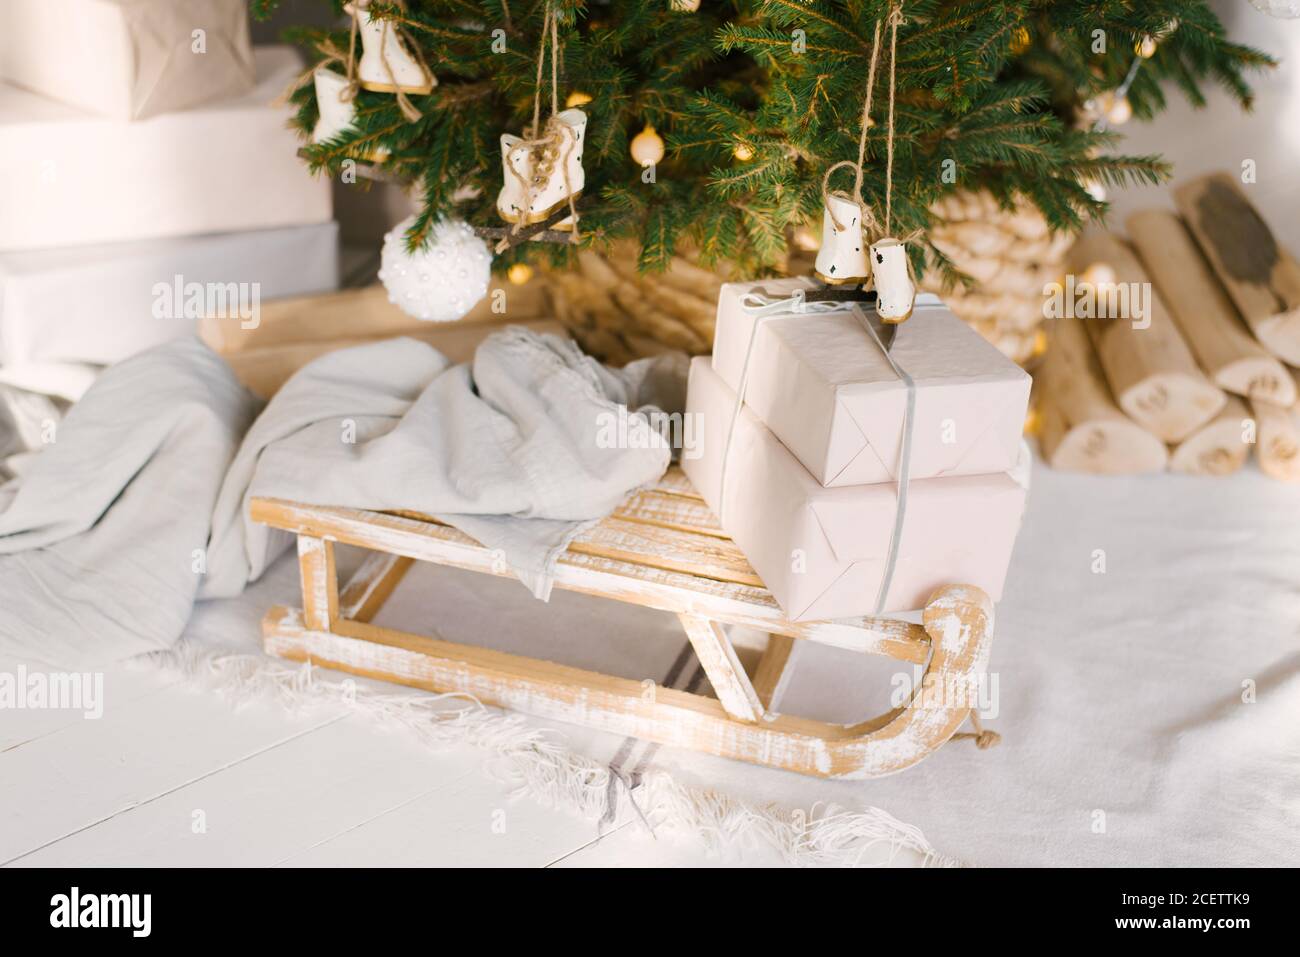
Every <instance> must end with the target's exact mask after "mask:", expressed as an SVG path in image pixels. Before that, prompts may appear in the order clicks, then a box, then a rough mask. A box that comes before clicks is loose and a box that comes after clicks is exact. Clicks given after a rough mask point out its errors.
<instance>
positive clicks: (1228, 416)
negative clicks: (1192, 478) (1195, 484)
mask: <svg viewBox="0 0 1300 957" xmlns="http://www.w3.org/2000/svg"><path fill="white" fill-rule="evenodd" d="M1249 420H1250V410H1248V409H1247V408H1246V403H1245V402H1243V401H1242V400H1241V399H1239V398H1237V397H1236V396H1235V395H1232V396H1229V397H1228V401H1227V402H1226V403H1225V404H1224V406H1223V409H1222V411H1220V412H1219V414H1218V415H1216V416H1215V417H1214V418H1213V419H1211V420H1210V421H1209V422H1207V423H1206V424H1205V425H1203V426H1201V427H1200V428H1199V429H1197V430H1196V431H1195V432H1193V433H1192V434H1191V435H1189V436H1188V437H1187V438H1185V439H1183V441H1182V442H1180V443H1178V446H1177V447H1176V448H1175V449H1174V450H1173V451H1172V452H1171V453H1170V454H1169V471H1171V472H1182V473H1184V474H1187V475H1230V474H1232V473H1233V472H1235V471H1237V469H1239V468H1241V466H1242V465H1243V464H1245V461H1246V457H1247V456H1248V455H1249V454H1250V442H1249V441H1248V440H1247V432H1246V425H1247V423H1248V422H1249Z"/></svg>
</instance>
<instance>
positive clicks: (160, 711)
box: [0, 688, 340, 864]
mask: <svg viewBox="0 0 1300 957" xmlns="http://www.w3.org/2000/svg"><path fill="white" fill-rule="evenodd" d="M339 717H340V713H338V712H334V713H329V712H322V713H321V714H319V715H313V716H311V717H296V716H292V715H290V714H288V713H286V712H285V711H284V710H283V709H282V708H279V707H278V706H275V705H251V706H249V707H247V708H244V709H240V710H234V709H232V708H231V706H230V704H229V703H227V702H226V701H224V700H222V699H221V698H220V697H218V696H217V695H214V694H212V693H210V692H195V691H188V690H183V689H181V688H168V689H165V690H162V691H159V692H158V693H156V694H151V695H148V696H146V697H143V698H140V699H138V700H135V701H129V702H124V703H121V704H119V705H117V706H115V707H111V708H109V709H108V710H106V711H105V714H104V717H103V718H102V719H101V720H99V721H80V722H78V723H75V724H70V725H67V726H65V727H63V728H61V729H59V730H58V731H56V732H54V733H53V734H49V735H46V736H45V737H42V738H39V739H37V740H35V741H31V742H29V743H28V744H26V745H24V746H22V747H19V748H15V749H12V750H10V751H6V752H4V753H3V754H0V864H3V863H6V862H8V861H11V860H13V859H14V858H17V857H20V856H22V855H24V854H27V853H29V852H31V851H34V850H36V849H37V848H40V847H43V846H44V845H46V844H49V843H51V842H53V841H56V840H58V839H60V838H63V837H66V836H68V835H69V834H71V833H73V832H75V831H78V830H81V829H83V828H87V827H91V826H94V825H95V824H97V823H98V822H100V821H103V820H105V819H107V818H109V817H111V816H113V815H114V814H117V813H119V812H121V811H123V810H125V809H126V808H130V807H133V806H135V805H137V804H140V803H141V802H144V801H147V800H149V799H151V798H154V797H157V796H158V795H160V794H164V793H166V792H168V791H171V790H174V789H176V788H179V787H182V786H184V785H186V784H189V783H191V782H193V781H196V780H198V779H199V778H201V777H203V776H205V775H209V774H212V773H214V772H216V771H218V770H220V769H222V768H224V767H229V766H230V765H233V764H236V763H238V762H239V761H241V760H243V759H245V758H247V757H249V756H250V755H253V754H257V753H258V752H261V751H265V750H266V749H268V748H272V747H275V746H276V745H278V744H281V743H283V742H285V741H288V740H290V739H292V738H293V737H295V736H297V735H300V734H304V733H307V732H310V731H311V730H313V729H314V728H318V727H321V726H323V725H324V724H327V723H328V722H330V721H334V720H338V719H339Z"/></svg>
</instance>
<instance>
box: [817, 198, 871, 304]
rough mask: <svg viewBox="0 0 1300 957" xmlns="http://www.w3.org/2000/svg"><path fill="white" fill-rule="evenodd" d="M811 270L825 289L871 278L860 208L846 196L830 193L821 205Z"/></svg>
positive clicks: (862, 281)
mask: <svg viewBox="0 0 1300 957" xmlns="http://www.w3.org/2000/svg"><path fill="white" fill-rule="evenodd" d="M814 270H815V271H816V273H817V278H818V279H820V280H821V281H822V282H824V283H826V284H827V285H828V286H843V285H847V284H849V283H855V284H857V283H864V282H866V281H867V280H868V279H869V278H871V260H870V259H869V258H868V256H867V244H866V240H865V239H863V235H862V208H861V207H860V206H858V204H857V203H855V202H854V201H853V200H851V199H849V198H848V197H846V196H839V195H835V194H831V195H829V196H827V197H826V201H825V203H824V204H823V206H822V245H821V249H820V250H819V251H818V252H817V260H816V262H815V263H814Z"/></svg>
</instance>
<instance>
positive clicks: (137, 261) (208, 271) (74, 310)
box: [0, 221, 338, 394]
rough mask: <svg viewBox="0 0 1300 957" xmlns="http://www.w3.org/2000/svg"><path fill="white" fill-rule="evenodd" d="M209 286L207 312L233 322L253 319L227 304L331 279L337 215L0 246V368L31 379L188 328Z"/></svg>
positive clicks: (110, 358) (113, 356)
mask: <svg viewBox="0 0 1300 957" xmlns="http://www.w3.org/2000/svg"><path fill="white" fill-rule="evenodd" d="M178 281H179V283H180V285H181V294H180V296H177V295H176V292H175V289H176V284H177V282H178ZM232 284H233V285H232ZM215 287H221V288H220V290H219V291H220V293H221V295H220V296H215V295H214V296H213V297H212V303H213V305H215V306H216V307H217V308H222V307H223V306H224V315H220V316H214V318H213V319H212V320H211V321H212V322H214V323H218V324H221V325H227V324H229V325H233V326H235V327H236V328H238V327H240V326H241V325H248V324H250V323H252V322H254V321H256V317H255V316H254V317H253V318H244V317H243V316H241V315H240V313H239V312H238V311H237V310H236V309H235V308H234V307H235V306H237V305H244V306H259V307H260V305H261V304H262V303H264V302H268V301H270V300H273V299H277V298H283V297H287V296H301V295H309V294H312V293H320V292H330V291H332V290H334V289H337V288H338V224H337V223H335V222H333V221H330V222H326V223H318V224H316V225H311V226H289V227H284V228H281V229H261V230H252V231H246V232H237V233H215V234H212V235H207V236H188V237H185V238H182V239H147V240H141V241H138V242H132V243H112V244H108V245H100V246H76V247H72V248H68V249H42V250H36V251H32V252H9V253H0V373H7V374H9V375H10V376H13V377H16V378H15V381H20V382H24V383H25V384H26V385H27V387H28V388H31V387H32V386H33V385H36V386H37V387H38V388H39V387H40V383H41V379H42V377H41V376H40V375H38V374H37V370H40V369H44V368H49V367H50V366H51V364H54V363H60V364H62V363H92V364H100V365H107V364H108V363H111V362H116V361H118V360H119V359H125V358H126V357H127V356H130V355H134V354H135V353H137V352H140V351H141V350H143V349H147V348H149V347H151V346H155V345H158V344H159V343H161V342H165V341H167V340H169V339H174V338H176V337H178V336H185V335H192V334H193V333H195V332H196V331H197V330H198V328H199V320H200V318H201V316H200V315H198V314H197V313H196V311H195V310H196V308H197V307H198V306H199V305H202V306H203V307H205V308H206V306H207V305H208V300H209V297H208V296H207V291H208V290H209V289H215ZM200 289H201V290H202V291H203V293H204V295H203V297H202V302H201V303H200V301H199V299H198V297H196V296H194V295H193V293H194V292H195V291H196V290H200ZM232 293H233V295H231V294H232ZM241 294H242V298H241ZM178 299H179V301H177V300H178ZM29 370H30V374H24V373H26V372H28V371H29ZM65 391H66V390H65V389H60V390H59V393H60V394H63V393H64V392H65Z"/></svg>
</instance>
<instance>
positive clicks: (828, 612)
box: [682, 356, 1028, 621]
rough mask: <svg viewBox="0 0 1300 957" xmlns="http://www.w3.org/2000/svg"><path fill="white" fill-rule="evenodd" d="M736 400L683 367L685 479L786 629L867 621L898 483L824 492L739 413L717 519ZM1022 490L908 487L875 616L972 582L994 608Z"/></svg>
mask: <svg viewBox="0 0 1300 957" xmlns="http://www.w3.org/2000/svg"><path fill="white" fill-rule="evenodd" d="M734 403H735V393H734V392H732V391H731V390H730V389H729V388H728V387H727V385H726V383H724V382H723V381H722V379H721V378H720V377H719V376H718V374H717V373H716V372H714V371H713V369H712V367H711V366H710V365H709V360H708V357H705V356H701V357H697V358H695V359H693V360H691V373H690V386H689V390H688V395H687V400H686V408H687V414H688V415H694V416H698V419H697V421H696V425H695V428H696V434H697V435H698V436H699V437H700V439H699V442H698V443H697V445H696V446H695V448H693V449H691V450H687V452H686V453H685V454H684V455H683V458H682V467H683V469H684V470H685V472H686V475H687V476H688V477H689V478H690V480H691V482H692V483H694V485H695V487H696V489H697V490H698V491H699V492H700V494H701V495H702V496H704V499H705V501H707V502H708V503H709V506H710V507H711V508H712V509H713V510H714V511H715V512H717V513H718V514H719V515H721V516H722V519H723V527H724V528H725V529H726V531H727V533H728V534H729V535H731V537H732V538H733V539H734V540H735V542H736V544H737V545H739V546H740V548H741V550H742V551H743V552H744V553H745V555H746V557H748V558H749V561H750V564H751V565H753V566H754V570H755V571H756V572H758V574H759V576H760V577H761V578H762V579H763V582H764V584H765V585H766V586H767V588H768V590H770V591H771V592H772V594H773V596H775V598H776V600H777V601H778V602H779V603H780V605H781V608H782V609H783V610H784V611H785V613H786V615H787V616H788V617H789V618H790V619H791V620H792V621H809V620H818V619H824V618H847V617H856V616H860V615H872V614H874V613H875V612H876V598H877V592H878V590H879V588H880V584H881V578H882V576H883V575H884V571H885V564H886V560H887V557H888V551H889V539H890V534H891V531H892V529H893V525H894V515H895V508H896V506H897V501H898V486H897V485H896V484H895V483H892V482H886V483H879V484H875V485H855V486H842V487H838V488H826V487H825V486H823V485H822V484H821V483H820V482H818V481H817V480H816V479H815V478H813V476H812V474H811V473H809V471H808V470H807V469H805V468H804V467H803V466H802V465H801V464H800V463H799V461H798V459H796V458H795V457H794V456H793V455H791V454H790V451H789V450H788V449H787V448H786V447H785V445H783V444H782V443H781V441H780V440H779V439H777V437H776V436H775V435H774V434H773V433H772V432H771V431H769V430H768V429H767V428H765V427H764V426H763V423H761V422H760V421H759V420H758V418H757V416H755V415H754V413H753V412H752V411H751V410H750V409H748V408H746V409H743V410H742V412H741V415H740V417H739V419H738V420H737V422H736V429H735V436H734V439H733V442H732V448H731V460H730V463H729V464H728V466H727V476H726V481H727V489H726V494H725V499H726V509H725V511H723V509H722V507H721V506H722V497H723V496H722V493H721V490H720V489H719V482H720V481H721V477H722V476H721V471H722V456H723V452H724V447H725V443H726V436H727V428H728V425H729V423H730V420H731V414H732V409H733V408H734ZM1024 454H1026V455H1027V452H1026V453H1024ZM1017 467H1018V468H1019V469H1027V467H1028V463H1027V461H1024V462H1020V463H1017ZM1025 482H1026V478H1025V477H1024V476H1022V475H1013V474H1010V473H1007V472H1000V473H995V474H989V475H963V476H952V477H945V478H929V479H919V480H917V481H913V482H910V483H909V485H908V494H907V507H906V512H905V519H904V524H903V532H902V536H901V539H900V545H899V554H898V562H897V567H896V568H895V571H894V576H893V580H892V582H891V585H890V589H889V594H888V595H887V596H886V601H885V607H884V608H883V609H882V610H883V611H885V612H899V611H909V610H914V609H917V608H920V607H922V606H923V605H924V604H925V602H926V600H927V599H928V598H929V597H930V594H931V592H933V591H934V589H936V588H938V587H939V586H940V585H946V584H967V585H975V586H977V587H979V588H982V589H983V590H984V591H986V592H987V593H988V594H989V596H990V597H991V598H992V599H993V600H994V601H996V600H998V599H999V598H1000V597H1001V595H1002V583H1003V580H1004V578H1005V577H1006V571H1007V565H1008V563H1009V562H1010V560H1011V549H1012V546H1013V545H1014V544H1015V540H1016V534H1017V532H1018V531H1019V529H1020V519H1021V514H1022V512H1023V511H1024V504H1025V492H1026V487H1025Z"/></svg>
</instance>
